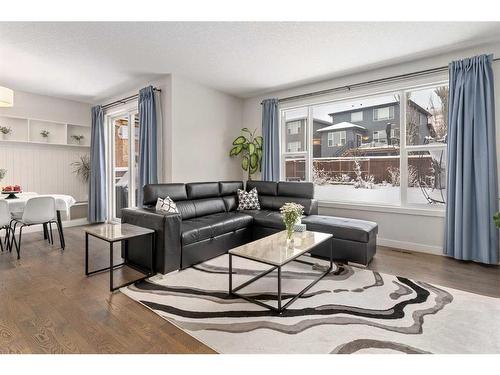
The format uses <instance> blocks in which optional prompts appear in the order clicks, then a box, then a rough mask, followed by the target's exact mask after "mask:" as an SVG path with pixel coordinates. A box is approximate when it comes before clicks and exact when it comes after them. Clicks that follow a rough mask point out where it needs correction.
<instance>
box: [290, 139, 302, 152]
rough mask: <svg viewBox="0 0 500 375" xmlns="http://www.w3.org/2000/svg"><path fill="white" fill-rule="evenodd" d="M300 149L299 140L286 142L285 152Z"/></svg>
mask: <svg viewBox="0 0 500 375" xmlns="http://www.w3.org/2000/svg"><path fill="white" fill-rule="evenodd" d="M299 151H302V150H301V144H300V141H295V142H288V145H287V152H299Z"/></svg>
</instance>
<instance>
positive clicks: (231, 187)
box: [219, 181, 243, 197]
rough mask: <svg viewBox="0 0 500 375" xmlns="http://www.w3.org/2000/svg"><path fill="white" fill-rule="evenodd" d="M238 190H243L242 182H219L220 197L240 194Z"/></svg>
mask: <svg viewBox="0 0 500 375" xmlns="http://www.w3.org/2000/svg"><path fill="white" fill-rule="evenodd" d="M238 189H242V190H243V182H242V181H220V182H219V195H220V196H221V197H223V196H226V195H236V194H238Z"/></svg>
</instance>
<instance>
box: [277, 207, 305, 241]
mask: <svg viewBox="0 0 500 375" xmlns="http://www.w3.org/2000/svg"><path fill="white" fill-rule="evenodd" d="M280 212H281V217H282V219H283V223H284V224H285V227H286V237H287V240H288V241H290V242H293V233H294V226H295V224H299V223H300V219H301V217H302V215H303V214H304V206H302V205H300V204H297V203H285V204H284V205H283V206H281V208H280Z"/></svg>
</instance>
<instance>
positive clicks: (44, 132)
mask: <svg viewBox="0 0 500 375" xmlns="http://www.w3.org/2000/svg"><path fill="white" fill-rule="evenodd" d="M49 134H50V132H49V131H48V130H45V129H43V130H42V131H41V132H40V135H41V136H42V139H43V141H45V142H47V141H48V140H49Z"/></svg>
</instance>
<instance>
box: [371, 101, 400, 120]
mask: <svg viewBox="0 0 500 375" xmlns="http://www.w3.org/2000/svg"><path fill="white" fill-rule="evenodd" d="M399 106H400V107H401V103H399ZM386 108H388V109H389V117H384V118H375V111H377V113H378V111H379V110H380V109H386ZM391 108H392V114H391ZM395 115H396V111H395V110H394V105H387V106H384V107H379V108H373V121H388V120H394V116H395Z"/></svg>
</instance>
